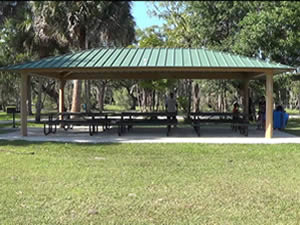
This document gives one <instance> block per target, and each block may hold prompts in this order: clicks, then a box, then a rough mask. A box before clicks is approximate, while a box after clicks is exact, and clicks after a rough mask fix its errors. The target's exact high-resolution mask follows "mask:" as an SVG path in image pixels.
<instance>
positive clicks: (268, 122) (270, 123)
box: [265, 72, 273, 138]
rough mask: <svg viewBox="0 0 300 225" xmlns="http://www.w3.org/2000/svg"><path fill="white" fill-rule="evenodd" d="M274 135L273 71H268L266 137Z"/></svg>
mask: <svg viewBox="0 0 300 225" xmlns="http://www.w3.org/2000/svg"><path fill="white" fill-rule="evenodd" d="M272 136H273V72H268V73H266V133H265V137H266V138H272Z"/></svg>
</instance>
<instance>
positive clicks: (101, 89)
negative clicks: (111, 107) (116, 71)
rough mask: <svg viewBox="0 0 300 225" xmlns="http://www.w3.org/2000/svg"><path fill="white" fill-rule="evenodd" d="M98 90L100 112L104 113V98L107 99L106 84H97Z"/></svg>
mask: <svg viewBox="0 0 300 225" xmlns="http://www.w3.org/2000/svg"><path fill="white" fill-rule="evenodd" d="M97 89H98V102H99V111H100V112H102V111H103V109H104V98H105V89H106V83H104V82H103V83H100V81H99V82H98V83H97Z"/></svg>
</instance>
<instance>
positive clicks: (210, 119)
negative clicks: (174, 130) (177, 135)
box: [188, 112, 249, 136]
mask: <svg viewBox="0 0 300 225" xmlns="http://www.w3.org/2000/svg"><path fill="white" fill-rule="evenodd" d="M188 121H189V123H190V124H191V126H192V127H193V128H194V129H195V131H196V133H197V135H198V136H200V125H202V124H207V123H216V124H230V125H231V128H232V130H234V131H238V130H239V132H240V134H244V135H245V136H248V126H249V120H248V114H244V113H224V112H193V113H190V114H189V116H188Z"/></svg>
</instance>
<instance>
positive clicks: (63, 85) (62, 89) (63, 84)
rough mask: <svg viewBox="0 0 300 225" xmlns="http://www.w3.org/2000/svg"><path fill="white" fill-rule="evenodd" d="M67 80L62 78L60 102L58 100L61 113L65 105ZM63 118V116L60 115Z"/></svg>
mask: <svg viewBox="0 0 300 225" xmlns="http://www.w3.org/2000/svg"><path fill="white" fill-rule="evenodd" d="M65 84H66V81H65V80H60V84H59V102H58V111H59V113H62V112H64V106H65ZM60 119H62V116H61V117H60Z"/></svg>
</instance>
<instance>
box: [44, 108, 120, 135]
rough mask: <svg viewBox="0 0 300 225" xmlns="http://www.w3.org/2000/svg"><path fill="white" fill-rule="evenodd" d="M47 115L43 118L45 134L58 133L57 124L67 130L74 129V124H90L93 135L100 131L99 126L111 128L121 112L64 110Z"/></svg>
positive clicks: (104, 128) (90, 131) (90, 132)
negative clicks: (75, 111)
mask: <svg viewBox="0 0 300 225" xmlns="http://www.w3.org/2000/svg"><path fill="white" fill-rule="evenodd" d="M42 116H46V117H47V119H46V120H42V122H41V123H43V124H44V134H45V135H48V134H50V133H56V131H57V126H59V125H60V126H61V127H62V128H63V129H64V130H65V131H67V130H69V129H73V126H88V127H89V134H90V135H91V136H92V135H93V134H94V133H98V131H99V129H98V127H99V126H102V127H103V130H104V131H105V130H106V129H108V128H110V127H111V125H113V124H116V121H118V120H119V119H118V117H120V114H117V113H112V112H106V113H105V112H103V113H82V112H77V113H74V112H63V113H49V114H43V115H42Z"/></svg>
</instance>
